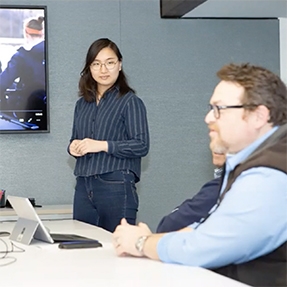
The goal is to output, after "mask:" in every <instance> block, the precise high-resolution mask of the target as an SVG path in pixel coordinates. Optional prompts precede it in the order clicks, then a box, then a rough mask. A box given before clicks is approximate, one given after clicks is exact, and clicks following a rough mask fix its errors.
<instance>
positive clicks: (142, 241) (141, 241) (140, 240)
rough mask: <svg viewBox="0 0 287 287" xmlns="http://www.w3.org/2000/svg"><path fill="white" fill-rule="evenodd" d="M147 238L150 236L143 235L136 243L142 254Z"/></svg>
mask: <svg viewBox="0 0 287 287" xmlns="http://www.w3.org/2000/svg"><path fill="white" fill-rule="evenodd" d="M147 238H148V236H141V237H140V238H139V239H138V240H137V242H136V244H135V247H136V250H137V251H138V252H139V253H141V254H142V251H143V247H144V243H145V241H146V239H147Z"/></svg>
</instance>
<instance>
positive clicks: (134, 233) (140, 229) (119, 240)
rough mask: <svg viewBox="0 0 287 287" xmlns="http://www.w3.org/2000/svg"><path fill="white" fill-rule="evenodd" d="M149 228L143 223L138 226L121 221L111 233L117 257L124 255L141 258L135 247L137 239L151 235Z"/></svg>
mask: <svg viewBox="0 0 287 287" xmlns="http://www.w3.org/2000/svg"><path fill="white" fill-rule="evenodd" d="M151 234H152V232H151V231H150V229H149V227H148V226H147V225H146V224H145V223H141V222H140V223H139V224H138V225H130V224H128V223H127V221H126V219H124V218H123V219H122V220H121V224H120V225H118V226H117V228H116V230H115V231H114V233H113V244H114V247H115V249H116V253H117V255H118V256H123V255H126V254H129V255H133V256H138V257H139V256H142V255H141V254H140V253H139V252H138V251H137V250H136V247H135V244H136V242H137V240H138V238H139V237H141V236H145V235H151Z"/></svg>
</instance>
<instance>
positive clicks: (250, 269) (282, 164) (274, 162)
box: [213, 124, 287, 287]
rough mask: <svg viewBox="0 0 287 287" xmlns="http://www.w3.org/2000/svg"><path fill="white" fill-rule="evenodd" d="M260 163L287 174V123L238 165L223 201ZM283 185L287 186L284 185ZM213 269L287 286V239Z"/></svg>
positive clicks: (237, 277)
mask: <svg viewBox="0 0 287 287" xmlns="http://www.w3.org/2000/svg"><path fill="white" fill-rule="evenodd" d="M259 166H260V167H262V166H264V167H270V168H274V169H278V170H280V171H282V172H284V173H286V174H287V124H285V125H282V126H281V127H280V128H279V129H278V130H277V131H276V132H275V133H274V134H273V135H272V136H271V137H269V138H268V139H267V140H266V141H264V142H263V143H262V144H261V145H260V146H259V147H258V148H257V149H256V150H255V151H254V152H253V153H252V154H251V155H250V156H249V157H248V158H247V159H246V160H245V161H244V162H242V163H240V164H239V165H237V166H236V168H235V169H234V170H233V171H232V172H231V173H230V174H229V177H228V181H227V186H226V188H225V190H224V192H223V193H222V195H221V198H220V200H222V199H223V197H224V195H225V194H226V192H228V190H229V189H230V188H231V185H232V184H233V182H234V181H235V180H236V178H237V177H238V176H239V175H240V174H241V172H243V171H244V170H247V169H249V168H253V167H259ZM282 188H285V189H286V188H287V187H286V186H282ZM286 216H287V209H286ZM213 271H215V272H217V273H219V274H222V275H224V276H227V277H229V278H232V279H235V280H238V281H240V282H243V283H245V284H249V285H251V286H258V287H263V286H270V287H274V286H280V287H281V286H287V242H285V243H284V244H282V245H281V246H280V247H278V248H277V249H275V250H274V251H272V252H271V253H269V254H267V255H264V256H261V257H258V258H256V259H254V260H252V261H249V262H246V263H242V264H238V265H234V264H231V265H228V266H224V267H221V268H218V269H215V270H213Z"/></svg>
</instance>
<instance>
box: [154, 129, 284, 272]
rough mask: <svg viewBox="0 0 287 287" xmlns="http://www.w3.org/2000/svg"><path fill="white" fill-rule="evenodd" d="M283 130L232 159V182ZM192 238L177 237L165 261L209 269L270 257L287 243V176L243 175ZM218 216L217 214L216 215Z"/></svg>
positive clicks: (166, 246)
mask: <svg viewBox="0 0 287 287" xmlns="http://www.w3.org/2000/svg"><path fill="white" fill-rule="evenodd" d="M277 128H278V127H274V128H273V129H272V130H271V131H269V132H268V133H267V134H265V135H264V136H262V137H261V138H260V139H258V140H257V141H255V142H254V143H253V144H251V145H250V146H248V147H247V148H245V149H243V150H242V151H240V152H239V153H237V154H235V155H228V156H227V160H226V173H225V177H224V182H223V186H222V189H221V193H222V191H223V190H224V188H225V186H226V183H227V177H228V174H229V172H230V171H231V170H233V169H234V167H235V166H236V165H237V164H238V163H240V162H242V161H243V160H244V159H246V158H247V157H248V156H249V155H250V154H251V153H252V152H253V151H254V150H255V149H256V148H257V147H258V146H259V145H260V144H261V143H262V142H263V141H264V140H265V139H266V138H268V137H269V136H270V135H271V134H272V133H273V132H275V130H276V129H277ZM215 209H216V206H215V207H213V208H212V209H211V211H210V213H211V215H210V217H209V218H208V220H206V221H205V222H204V223H203V224H199V223H194V224H192V225H190V227H191V228H196V229H195V230H194V231H190V232H171V233H167V234H166V235H164V236H163V237H162V238H161V239H160V240H159V242H158V244H157V252H158V256H159V258H160V260H161V261H163V262H167V263H178V264H184V265H191V266H201V267H205V268H217V267H221V266H226V265H229V264H240V263H244V262H247V261H250V260H252V259H255V258H257V257H260V256H262V255H264V254H267V253H270V252H271V251H273V250H274V249H276V248H277V247H279V246H280V245H282V244H283V243H284V242H285V241H286V240H287V175H286V174H285V173H283V172H281V171H279V170H276V169H272V168H267V167H254V168H251V169H248V170H246V171H244V172H242V173H241V175H240V176H238V177H237V179H236V181H235V182H234V183H233V185H232V187H231V189H230V190H229V191H228V192H227V193H226V195H225V197H224V200H223V201H222V202H221V204H220V205H219V207H218V208H217V209H216V211H215ZM212 212H214V213H212Z"/></svg>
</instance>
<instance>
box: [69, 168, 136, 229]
mask: <svg viewBox="0 0 287 287" xmlns="http://www.w3.org/2000/svg"><path fill="white" fill-rule="evenodd" d="M138 204H139V200H138V195H137V192H136V187H135V175H134V174H133V173H132V172H131V171H129V170H119V171H114V172H109V173H105V174H99V175H94V176H89V177H77V183H76V188H75V194H74V204H73V218H74V219H76V220H80V221H83V222H86V223H89V224H93V225H96V226H99V227H102V228H104V229H106V230H108V231H111V232H113V231H114V230H115V228H116V226H117V225H118V224H119V223H120V221H121V219H122V218H126V220H127V221H128V222H129V223H130V224H135V223H136V215H137V211H138Z"/></svg>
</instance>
